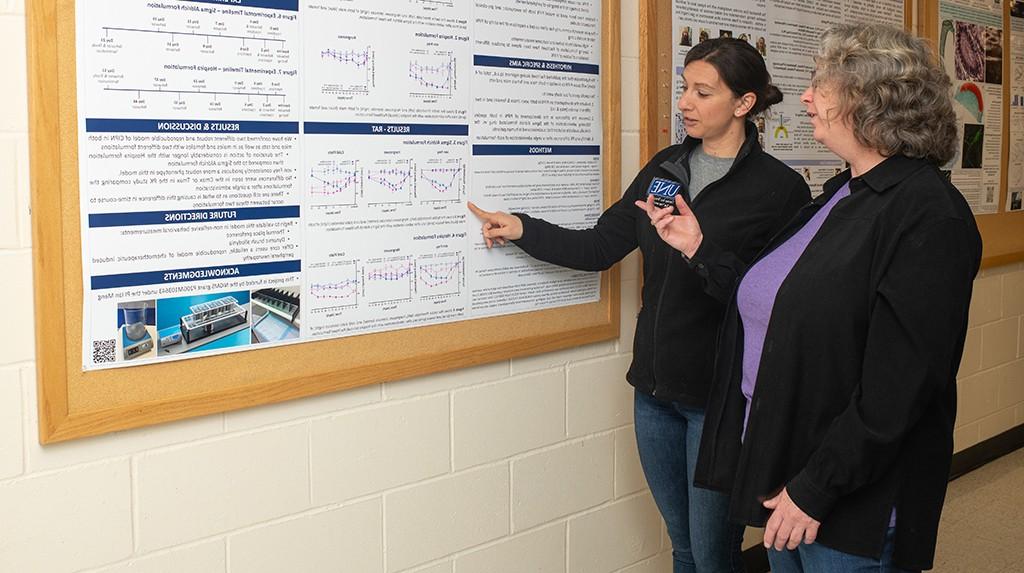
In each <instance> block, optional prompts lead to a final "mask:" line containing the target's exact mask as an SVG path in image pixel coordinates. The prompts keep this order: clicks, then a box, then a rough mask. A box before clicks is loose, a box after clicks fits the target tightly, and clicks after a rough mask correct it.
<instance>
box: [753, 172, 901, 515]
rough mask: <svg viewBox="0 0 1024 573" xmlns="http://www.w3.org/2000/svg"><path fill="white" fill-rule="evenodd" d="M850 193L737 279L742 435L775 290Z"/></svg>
mask: <svg viewBox="0 0 1024 573" xmlns="http://www.w3.org/2000/svg"><path fill="white" fill-rule="evenodd" d="M849 195H850V183H849V182H847V183H846V185H843V186H842V187H840V188H839V190H838V191H836V194H835V195H833V196H832V198H831V199H829V200H828V202H827V203H825V205H823V206H822V207H821V209H819V210H818V212H817V213H815V214H814V216H813V217H811V219H810V220H809V221H807V223H806V224H805V225H804V226H803V227H802V228H801V229H800V230H799V231H797V232H796V233H795V234H794V235H793V236H792V237H790V238H788V239H786V241H785V242H784V243H782V244H781V245H779V246H778V247H777V248H776V249H775V250H774V251H772V252H770V253H768V254H767V255H765V257H764V258H762V259H761V260H759V261H757V262H756V263H754V265H753V266H751V267H750V270H748V271H747V274H746V275H744V277H743V280H742V281H740V287H739V290H738V291H737V293H736V306H737V307H738V309H739V312H740V319H741V320H742V321H743V380H742V382H741V383H740V390H741V391H742V392H743V397H744V398H746V399H747V409H746V412H745V413H744V414H743V435H744V436H745V435H746V433H747V420H748V419H749V418H750V401H751V397H753V395H754V386H755V385H756V384H757V371H758V368H759V366H760V364H761V351H762V349H763V348H764V338H765V334H766V333H767V331H768V320H769V319H770V318H771V316H772V307H774V306H775V297H776V295H778V293H779V287H781V286H782V281H784V280H786V277H787V276H789V273H790V271H792V270H793V265H795V264H796V261H797V260H798V259H799V258H800V255H802V254H803V253H804V251H805V250H806V249H807V245H808V244H809V243H810V242H811V239H813V238H814V236H815V235H817V234H818V231H819V230H821V225H822V223H824V222H825V219H827V218H828V214H829V213H831V212H832V208H833V207H835V206H836V203H838V202H839V201H840V200H842V199H843V198H844V197H848V196H849ZM894 525H896V508H895V507H894V508H893V509H892V513H891V514H890V515H889V527H893V526H894Z"/></svg>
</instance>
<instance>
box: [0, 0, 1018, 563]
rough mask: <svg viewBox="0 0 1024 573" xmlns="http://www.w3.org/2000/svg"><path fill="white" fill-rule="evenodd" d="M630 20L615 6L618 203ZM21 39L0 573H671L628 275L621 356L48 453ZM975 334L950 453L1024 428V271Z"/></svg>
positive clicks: (1, 206) (15, 47)
mask: <svg viewBox="0 0 1024 573" xmlns="http://www.w3.org/2000/svg"><path fill="white" fill-rule="evenodd" d="M637 6H638V0H623V1H622V13H623V18H622V31H623V43H622V56H623V57H622V73H623V88H622V96H623V103H622V111H623V115H624V117H623V118H622V126H623V133H622V143H623V147H622V155H621V158H622V183H623V186H625V185H628V184H629V182H630V181H631V180H632V178H633V176H634V175H635V173H636V172H637V170H638V169H639V167H640V157H639V132H638V113H639V112H638V109H639V100H638V90H637V89H636V86H637V85H638V84H637V82H638V78H637V76H638V73H639V71H638V70H639V60H638V56H639V34H638V32H637V27H638V25H639V24H638V17H637V14H638V8H637ZM24 26H25V20H24V3H23V2H22V1H20V0H0V77H4V78H5V80H6V83H5V85H4V89H3V90H0V110H2V112H0V265H2V268H4V269H5V274H4V280H2V281H0V300H5V301H22V302H23V303H22V304H8V305H6V306H5V311H6V313H7V314H5V319H6V322H7V323H8V324H17V325H19V327H20V328H19V329H10V328H8V329H4V330H3V331H2V332H0V571H2V572H4V573H6V572H7V571H13V572H18V573H22V572H29V573H63V572H69V573H70V572H83V573H180V572H183V571H187V572H189V573H251V572H253V571H257V572H258V571H323V570H329V569H339V568H343V569H344V570H346V571H354V572H358V573H364V572H368V573H373V572H376V571H385V570H386V571H388V572H389V573H472V572H475V571H486V572H488V573H501V572H504V571H509V572H513V571H514V572H519V571H525V570H531V571H539V572H547V571H553V572H561V571H574V572H586V573H601V572H603V571H608V572H615V573H668V572H669V571H670V570H671V560H670V557H669V553H668V550H667V548H668V542H667V538H666V536H665V533H664V527H663V525H662V524H661V523H660V519H659V517H658V514H657V511H656V509H655V508H654V505H653V502H652V501H651V499H650V496H649V494H648V493H647V491H646V484H645V483H644V479H643V474H642V471H641V469H640V464H639V459H638V457H637V455H636V445H635V439H634V437H633V426H632V392H631V390H630V388H629V387H628V386H627V385H626V384H625V383H624V382H623V378H624V374H625V370H626V367H627V366H628V363H629V360H630V352H631V345H632V329H633V328H634V325H635V319H636V312H637V310H638V299H639V293H638V289H639V281H638V280H637V276H638V273H639V257H638V256H637V255H635V254H634V255H631V256H630V257H628V258H627V259H626V261H624V262H623V265H622V297H623V298H622V310H621V314H620V317H621V320H622V331H621V332H622V335H621V336H620V338H619V340H617V341H611V342H601V343H597V344H591V345H587V346H583V347H580V348H574V349H567V350H563V351H559V352H553V353H549V354H545V355H541V356H533V357H526V358H521V359H515V360H511V361H503V362H499V363H496V364H490V365H482V366H478V367H474V368H469V369H464V370H460V371H454V372H446V373H439V374H435V375H431V376H426V377H422V378H419V379H416V380H408V381H400V382H393V383H387V384H384V385H379V386H369V387H364V388H360V389H356V390H352V391H348V392H343V393H338V394H333V395H329V396H319V397H314V398H309V399H305V400H299V401H295V402H290V403H286V404H279V405H273V406H266V407H261V408H253V409H249V410H244V411H240V412H231V413H226V414H218V415H213V416H207V417H204V418H198V419H193V420H185V421H181V422H177V423H173V424H165V425H161V426H155V427H150V428H144V429H140V430H133V431H127V432H120V433H118V434H113V435H107V436H100V437H97V438H90V439H84V440H76V441H73V442H70V443H65V444H57V445H53V446H47V447H45V448H44V447H41V446H39V444H38V430H37V426H38V416H37V413H36V408H37V396H36V380H35V368H34V362H33V360H34V349H33V344H34V343H33V337H32V328H33V324H34V321H33V316H32V309H31V305H30V304H29V302H30V301H31V300H32V278H31V236H30V225H29V200H28V189H29V185H28V144H27V141H28V139H27V132H26V129H27V125H28V122H27V112H26V97H25V92H26V89H27V88H26V84H25V45H24ZM970 327H971V328H970V331H969V333H968V340H967V348H966V351H965V356H964V360H963V364H962V367H961V371H960V381H959V387H960V408H961V409H960V418H959V419H958V422H957V425H958V427H957V429H956V434H955V442H956V448H957V449H958V450H960V449H963V448H966V447H969V446H971V445H973V444H976V443H978V442H979V441H980V440H984V439H987V438H989V437H992V436H994V435H996V434H998V433H1000V432H1002V431H1005V430H1006V429H1009V428H1011V427H1013V426H1015V425H1019V424H1024V335H1022V329H1024V266H1022V265H1021V264H1013V265H1007V266H1004V267H1000V268H998V269H990V270H986V271H985V272H984V273H983V276H982V277H981V278H979V280H978V281H977V282H976V285H975V298H974V302H973V303H972V312H971V317H970ZM567 485H568V486H570V487H567ZM755 538H756V536H752V537H751V539H755Z"/></svg>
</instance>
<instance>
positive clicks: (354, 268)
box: [306, 261, 360, 313]
mask: <svg viewBox="0 0 1024 573" xmlns="http://www.w3.org/2000/svg"><path fill="white" fill-rule="evenodd" d="M306 290H307V291H308V293H309V295H308V300H310V301H311V303H310V305H309V308H310V311H311V312H314V313H317V312H328V311H334V310H339V309H345V308H353V307H356V306H358V304H359V298H360V293H359V266H358V264H357V263H356V261H331V262H326V263H317V264H313V265H310V268H309V282H308V283H307V285H306Z"/></svg>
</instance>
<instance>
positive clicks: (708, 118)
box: [470, 38, 810, 573]
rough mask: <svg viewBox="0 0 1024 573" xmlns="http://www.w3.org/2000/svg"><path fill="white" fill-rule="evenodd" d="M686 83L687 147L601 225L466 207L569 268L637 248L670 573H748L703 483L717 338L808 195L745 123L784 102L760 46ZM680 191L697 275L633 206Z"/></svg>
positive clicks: (698, 51) (637, 351)
mask: <svg viewBox="0 0 1024 573" xmlns="http://www.w3.org/2000/svg"><path fill="white" fill-rule="evenodd" d="M683 86H684V87H683V93H682V96H681V97H680V98H679V103H678V106H679V110H680V112H682V115H683V123H684V125H685V127H686V132H687V137H686V139H685V141H683V143H681V144H679V145H673V146H671V147H668V148H666V149H663V150H662V151H660V152H659V153H657V154H656V155H655V156H654V158H653V159H651V160H650V161H649V162H648V163H647V165H646V166H645V167H644V168H643V169H642V170H641V171H640V173H639V174H638V175H637V176H636V178H635V179H634V180H633V183H632V184H631V185H630V186H629V188H628V189H627V190H626V192H625V193H624V194H623V196H622V199H620V200H619V201H618V202H616V203H615V204H614V205H612V206H611V207H609V208H608V210H607V211H605V212H604V214H603V215H602V216H601V217H600V219H599V220H598V221H597V224H596V226H595V227H593V228H592V229H587V230H569V229H564V228H561V227H558V226H556V225H553V224H551V223H547V222H545V221H543V220H541V219H536V218H533V217H530V216H528V215H525V214H521V213H515V214H508V213H502V212H488V211H483V210H481V209H479V208H478V207H476V206H475V205H473V204H470V209H471V210H472V211H473V213H475V214H476V215H477V216H478V217H479V218H480V219H481V220H482V221H483V235H484V240H485V241H486V243H487V246H488V247H490V246H492V245H493V244H494V243H495V242H496V243H498V244H504V243H505V242H506V241H513V242H515V244H516V245H517V246H519V247H520V248H521V249H523V250H524V251H526V252H527V253H529V254H530V255H532V256H534V257H536V258H538V259H541V260H543V261H547V262H550V263H554V264H557V265H562V266H565V267H570V268H574V269H581V270H592V271H599V270H604V269H607V268H609V267H610V266H612V265H613V264H615V263H616V262H618V261H619V260H621V259H622V258H623V257H625V256H626V255H627V254H629V253H630V252H631V251H632V250H633V249H636V248H637V247H640V249H641V251H642V253H643V277H644V284H643V293H642V308H641V309H640V314H639V315H638V317H637V324H636V335H635V337H634V341H633V362H632V365H631V366H630V368H629V372H628V373H627V374H626V379H627V380H628V381H629V383H630V384H632V385H633V386H634V387H635V399H634V420H635V430H636V438H637V448H638V450H639V452H640V461H641V463H642V465H643V469H644V474H645V476H646V478H647V483H648V484H649V485H650V488H651V493H652V494H653V496H654V500H655V502H656V503H657V505H658V508H659V510H660V511H661V514H662V516H663V517H664V519H665V522H666V524H667V526H668V532H669V537H670V538H671V540H672V554H673V563H674V571H675V573H682V572H693V571H699V572H724V571H742V570H743V566H742V563H741V561H740V544H741V542H742V539H741V538H742V529H740V528H738V527H736V526H732V525H729V522H728V521H727V519H726V513H727V508H728V497H727V496H725V495H724V494H721V493H717V492H712V491H708V490H702V489H694V487H693V471H694V466H695V460H696V456H697V448H698V444H699V443H700V438H701V428H702V426H703V422H704V406H705V402H706V400H707V396H708V389H709V387H710V385H711V371H712V358H713V357H714V355H715V345H716V344H715V335H716V331H717V329H718V326H719V323H720V321H721V318H722V315H723V312H724V301H725V300H727V299H728V297H729V295H730V294H731V291H732V286H733V285H734V284H735V282H736V279H737V277H738V276H739V274H741V273H742V272H743V270H744V269H745V267H746V265H747V262H748V261H750V260H751V259H752V258H753V257H754V256H755V255H756V254H757V252H758V251H760V249H761V247H763V246H764V245H765V244H766V243H767V242H768V239H769V238H771V237H772V235H774V234H775V232H776V231H777V230H778V229H779V228H780V227H781V226H782V225H783V224H784V223H785V222H786V221H788V220H789V219H790V217H792V215H793V214H794V213H795V212H796V211H797V209H798V208H799V207H800V206H801V205H803V204H804V203H806V202H807V201H809V200H810V191H809V190H808V187H807V184H806V183H805V182H804V180H803V178H802V177H801V176H800V175H799V174H798V173H796V172H795V171H793V170H792V169H790V168H788V167H786V166H785V165H784V164H782V163H781V162H779V161H778V160H777V159H775V158H773V157H771V156H770V155H768V154H766V153H765V152H764V151H762V149H761V147H760V145H759V144H758V142H757V130H756V128H755V127H754V124H753V123H752V122H751V121H749V118H751V117H753V116H754V115H756V114H759V113H761V112H762V111H764V110H766V109H767V108H768V106H770V105H772V104H775V103H778V102H779V101H781V100H782V94H781V93H780V92H779V90H778V89H777V88H775V87H774V86H773V85H771V78H770V76H769V75H768V71H767V69H766V68H765V64H764V59H762V58H761V56H760V55H759V54H758V53H757V50H755V49H754V47H753V46H751V45H750V44H748V43H747V42H744V41H742V40H735V39H731V38H718V39H714V40H708V41H706V42H702V43H700V44H699V45H697V46H695V47H694V48H693V49H692V50H690V52H689V54H688V55H687V57H686V62H685V66H684V69H683ZM673 193H675V194H678V195H679V196H681V197H682V198H683V200H684V201H685V202H686V203H687V204H688V205H689V206H690V208H692V209H693V211H694V212H695V213H697V214H698V215H699V216H700V217H701V223H702V230H703V236H704V244H703V247H702V248H703V251H702V259H701V260H702V262H701V263H700V264H699V265H694V264H691V263H690V262H689V261H687V260H686V259H684V258H682V257H680V256H679V253H677V252H675V251H674V250H673V249H672V248H671V247H669V246H668V245H666V244H665V242H664V241H662V240H661V239H660V238H659V237H658V233H657V232H656V230H655V229H654V227H652V226H651V224H650V221H649V219H648V217H647V216H646V215H645V214H644V213H643V212H641V211H639V210H637V208H636V207H635V206H634V202H635V201H638V200H641V201H643V200H646V199H647V198H648V197H649V196H651V195H652V194H659V195H660V196H662V197H667V198H668V200H669V201H671V199H672V197H671V196H672V194H673Z"/></svg>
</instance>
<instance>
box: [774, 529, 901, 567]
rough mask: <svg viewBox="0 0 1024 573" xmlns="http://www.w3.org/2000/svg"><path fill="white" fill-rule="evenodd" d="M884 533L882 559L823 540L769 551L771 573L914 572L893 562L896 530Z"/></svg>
mask: <svg viewBox="0 0 1024 573" xmlns="http://www.w3.org/2000/svg"><path fill="white" fill-rule="evenodd" d="M894 530H895V528H894V527H890V528H889V531H888V532H887V533H886V534H885V546H884V547H883V548H882V556H881V557H880V558H879V559H873V558H871V557H861V556H860V555H851V554H849V553H843V552H842V551H836V550H835V549H830V548H828V547H825V546H824V545H822V544H820V543H812V544H810V545H804V544H801V545H800V547H797V548H796V549H793V550H789V549H783V550H782V551H776V550H775V549H774V548H771V549H769V550H768V563H771V566H772V573H804V572H807V573H818V572H819V571H820V572H821V573H911V571H909V570H907V569H900V568H899V567H896V566H895V565H893V564H892V551H893V543H892V538H893V531H894Z"/></svg>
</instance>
